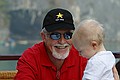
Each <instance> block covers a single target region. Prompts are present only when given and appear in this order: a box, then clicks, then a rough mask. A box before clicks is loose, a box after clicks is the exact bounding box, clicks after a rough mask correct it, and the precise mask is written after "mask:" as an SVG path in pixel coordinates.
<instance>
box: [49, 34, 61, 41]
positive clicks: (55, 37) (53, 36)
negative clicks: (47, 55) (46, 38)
mask: <svg viewBox="0 0 120 80" xmlns="http://www.w3.org/2000/svg"><path fill="white" fill-rule="evenodd" d="M60 36H61V34H60V33H51V34H50V38H51V39H53V40H58V39H60Z"/></svg>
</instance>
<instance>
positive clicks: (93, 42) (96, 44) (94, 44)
mask: <svg viewBox="0 0 120 80" xmlns="http://www.w3.org/2000/svg"><path fill="white" fill-rule="evenodd" d="M91 46H92V47H93V49H94V50H96V49H97V47H98V43H97V42H96V41H94V40H93V41H91Z"/></svg>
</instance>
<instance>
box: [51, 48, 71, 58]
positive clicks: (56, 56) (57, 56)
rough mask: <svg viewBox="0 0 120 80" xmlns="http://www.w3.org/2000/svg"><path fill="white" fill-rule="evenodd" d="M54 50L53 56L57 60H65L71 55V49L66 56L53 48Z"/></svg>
mask: <svg viewBox="0 0 120 80" xmlns="http://www.w3.org/2000/svg"><path fill="white" fill-rule="evenodd" d="M52 50H53V52H52V55H53V56H54V57H55V58H57V59H65V58H66V57H68V55H69V48H68V49H67V51H66V53H64V54H62V53H58V52H56V50H55V48H54V47H52Z"/></svg>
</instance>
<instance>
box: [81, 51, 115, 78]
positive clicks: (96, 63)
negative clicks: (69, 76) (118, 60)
mask: <svg viewBox="0 0 120 80" xmlns="http://www.w3.org/2000/svg"><path fill="white" fill-rule="evenodd" d="M114 65H115V57H114V55H113V54H112V52H111V51H100V52H98V53H96V54H95V55H94V56H93V57H91V58H90V59H89V60H88V63H87V66H86V68H85V71H84V75H83V78H82V80H114V77H113V72H112V68H113V66H114Z"/></svg>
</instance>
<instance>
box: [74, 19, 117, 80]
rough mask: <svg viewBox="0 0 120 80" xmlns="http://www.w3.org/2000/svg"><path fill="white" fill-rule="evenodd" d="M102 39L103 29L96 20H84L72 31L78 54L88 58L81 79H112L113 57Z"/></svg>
mask: <svg viewBox="0 0 120 80" xmlns="http://www.w3.org/2000/svg"><path fill="white" fill-rule="evenodd" d="M103 40H104V29H103V27H102V25H101V24H100V23H99V22H98V21H96V20H92V19H88V20H84V21H82V22H81V23H80V24H79V25H78V27H77V28H76V30H75V31H74V34H73V38H72V41H73V45H74V46H75V48H76V49H77V50H78V51H79V53H80V55H82V56H84V57H86V58H88V63H87V66H86V68H85V71H84V75H83V78H82V80H114V77H113V72H112V68H113V66H114V65H115V57H114V55H113V54H112V52H111V51H106V49H105V47H104V44H103Z"/></svg>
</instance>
